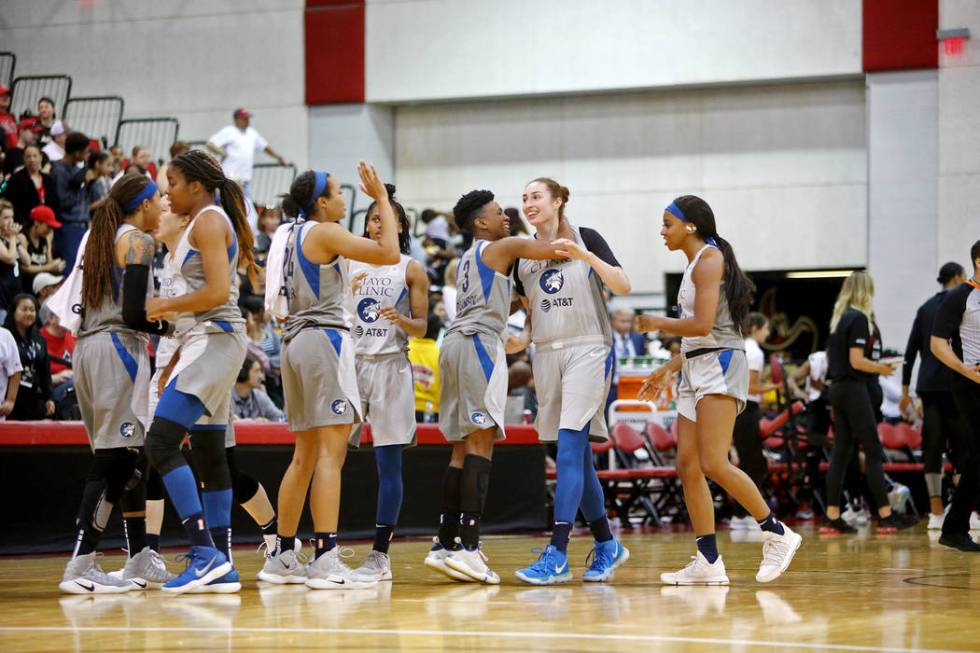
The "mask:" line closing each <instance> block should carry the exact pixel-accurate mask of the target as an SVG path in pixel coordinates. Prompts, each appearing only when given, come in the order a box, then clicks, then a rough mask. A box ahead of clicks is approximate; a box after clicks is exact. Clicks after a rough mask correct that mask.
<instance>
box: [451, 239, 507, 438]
mask: <svg viewBox="0 0 980 653" xmlns="http://www.w3.org/2000/svg"><path fill="white" fill-rule="evenodd" d="M488 244H489V241H485V240H477V241H474V243H473V245H472V247H470V249H468V250H467V251H466V253H464V254H463V255H462V257H460V261H459V267H458V269H457V272H456V291H457V295H456V318H455V319H454V320H453V323H452V325H451V326H450V327H449V330H448V331H447V332H446V335H445V338H444V339H443V341H442V348H441V349H440V351H439V378H440V383H441V388H440V392H439V429H440V430H441V431H442V434H443V436H444V437H445V438H446V439H447V440H449V441H451V442H458V441H461V440H464V439H465V438H466V436H468V435H469V434H470V433H473V432H474V431H480V430H483V429H487V428H491V427H493V426H496V427H497V440H498V441H499V440H503V439H505V435H504V406H505V404H506V401H507V359H506V356H505V354H504V344H503V336H504V333H505V331H506V329H507V316H508V315H509V314H510V278H509V277H507V276H504V275H502V274H500V273H499V272H497V271H495V270H494V269H493V268H491V267H490V266H489V265H487V264H486V263H484V262H483V256H482V254H483V248H484V247H486V246H487V245H488Z"/></svg>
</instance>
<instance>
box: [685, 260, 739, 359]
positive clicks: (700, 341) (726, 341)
mask: <svg viewBox="0 0 980 653" xmlns="http://www.w3.org/2000/svg"><path fill="white" fill-rule="evenodd" d="M709 247H712V245H705V246H704V247H702V248H701V249H700V250H698V253H697V254H695V255H694V259H693V260H691V262H690V263H689V264H688V266H687V269H685V270H684V278H683V279H682V280H681V289H680V292H678V294H677V302H678V304H680V307H681V319H684V320H688V319H690V318H692V317H694V297H695V294H696V292H695V286H694V279H693V277H692V275H693V274H694V268H695V267H696V266H697V264H698V262H699V261H700V260H701V256H702V255H703V254H704V253H705V252H706V251H707V250H708V248H709ZM695 349H741V350H744V349H745V339H744V338H743V337H742V332H741V330H740V329H739V328H738V327H737V326H736V324H735V321H734V320H733V319H732V314H731V312H730V311H729V310H728V298H727V297H726V296H725V282H724V281H722V282H721V288H720V289H719V291H718V308H717V310H716V311H715V320H714V323H713V324H712V326H711V333H709V334H708V335H706V336H696V337H685V338H681V351H684V352H688V351H693V350H695Z"/></svg>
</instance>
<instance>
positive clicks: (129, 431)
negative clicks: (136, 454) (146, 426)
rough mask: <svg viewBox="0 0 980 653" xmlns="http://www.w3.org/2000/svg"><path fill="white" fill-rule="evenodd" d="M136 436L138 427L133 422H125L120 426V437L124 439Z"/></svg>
mask: <svg viewBox="0 0 980 653" xmlns="http://www.w3.org/2000/svg"><path fill="white" fill-rule="evenodd" d="M135 434H136V425H135V424H133V423H132V422H123V423H122V424H120V426H119V435H121V436H123V437H124V438H131V437H133V436H134V435H135Z"/></svg>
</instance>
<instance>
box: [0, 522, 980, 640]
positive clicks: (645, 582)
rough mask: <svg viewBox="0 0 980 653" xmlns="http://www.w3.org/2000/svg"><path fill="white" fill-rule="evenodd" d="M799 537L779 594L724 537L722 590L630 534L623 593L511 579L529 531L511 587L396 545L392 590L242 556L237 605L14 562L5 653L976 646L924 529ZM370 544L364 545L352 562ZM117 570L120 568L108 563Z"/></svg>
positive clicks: (979, 610)
mask: <svg viewBox="0 0 980 653" xmlns="http://www.w3.org/2000/svg"><path fill="white" fill-rule="evenodd" d="M800 530H801V532H802V534H803V535H804V538H805V539H804V542H803V548H802V549H801V550H800V553H799V555H798V557H797V559H796V561H795V562H794V565H793V567H792V568H791V570H790V572H789V573H788V574H786V575H785V576H783V577H782V578H780V579H779V580H777V581H776V582H774V583H771V584H768V585H762V584H759V583H756V582H755V578H754V576H755V572H756V569H757V567H758V562H759V559H760V553H761V549H760V546H761V545H760V544H758V543H756V542H751V541H746V540H748V539H757V538H758V535H750V534H747V533H744V532H727V531H725V532H722V533H721V534H720V536H719V540H720V547H721V549H722V555H723V556H724V558H725V561H726V565H727V567H728V574H729V577H730V578H731V581H732V585H731V586H730V587H728V588H724V587H687V588H684V587H665V586H662V585H660V584H659V575H660V573H661V572H663V571H666V570H671V569H674V568H678V567H680V566H683V565H684V564H686V562H687V561H688V558H689V556H690V555H691V553H692V552H693V542H692V537H691V534H690V533H680V532H675V533H663V532H650V533H644V534H629V535H624V536H623V542H624V543H625V544H626V545H627V546H628V547H629V548H630V550H631V551H632V558H631V560H630V561H629V563H628V564H627V565H626V566H624V567H622V568H621V569H620V570H619V571H618V572H617V575H616V578H615V579H614V581H613V582H611V583H608V584H601V585H588V584H584V583H582V582H581V581H579V580H577V578H576V580H574V581H573V582H571V583H569V584H567V585H562V586H557V587H542V588H537V587H531V586H528V585H523V584H519V583H518V581H517V580H516V579H515V578H514V576H513V571H514V569H516V568H518V567H520V566H524V565H525V564H527V563H528V562H530V560H531V558H532V554H531V553H530V548H531V547H532V546H542V545H543V544H544V543H545V542H546V540H545V539H544V538H543V537H541V538H531V537H527V536H520V537H491V538H488V539H487V540H486V542H485V545H484V546H485V550H486V552H487V553H488V555H489V556H490V561H491V563H492V566H493V568H494V569H495V570H496V571H498V573H500V575H501V578H502V579H503V584H502V585H501V586H499V587H488V586H481V585H468V584H461V583H455V582H453V581H451V580H449V579H444V578H442V577H440V576H437V575H435V574H433V573H432V572H430V571H429V570H428V569H427V568H426V567H424V566H423V565H422V558H423V557H424V555H425V551H426V550H427V548H428V546H429V544H428V543H427V542H423V541H410V542H402V541H396V543H395V544H394V546H393V547H392V554H393V561H394V573H395V581H394V583H387V584H382V585H380V586H378V587H377V588H374V589H367V590H348V591H343V592H338V591H308V590H307V589H306V588H305V587H303V586H270V585H265V584H261V585H262V586H261V587H260V586H259V583H257V582H254V581H252V580H249V579H254V578H255V573H256V572H257V571H258V568H259V565H260V563H261V555H260V554H258V553H253V552H251V551H248V550H242V549H239V550H236V551H235V558H236V564H237V566H238V569H239V570H240V571H241V573H242V577H243V580H245V581H246V582H245V583H244V584H245V588H244V589H243V591H242V593H241V594H240V595H225V596H217V595H185V596H163V595H162V594H161V593H160V592H144V593H136V592H133V593H130V594H126V595H121V596H115V597H113V596H101V597H86V596H67V595H64V594H61V593H60V592H59V591H58V587H57V583H58V581H59V580H60V578H61V573H62V570H63V568H64V563H65V561H66V558H65V557H34V558H12V557H7V558H2V559H0V601H2V605H3V609H2V610H0V651H4V652H11V651H176V650H187V651H275V650H289V651H306V650H330V651H338V650H346V651H354V650H356V651H366V650H397V649H413V650H418V651H458V650H474V651H475V650H492V651H509V650H524V651H530V650H543V651H573V650H575V651H578V650H585V651H629V652H632V653H635V652H636V651H651V650H657V651H752V650H771V651H797V650H809V651H845V650H846V651H850V650H855V651H971V650H972V651H975V650H980V607H978V604H977V597H978V596H980V594H978V592H980V580H978V579H980V556H975V555H971V554H967V553H959V552H956V551H952V550H950V549H946V548H944V547H940V546H939V545H938V544H937V543H936V541H935V540H936V539H937V538H938V534H930V533H927V532H926V531H925V528H924V525H920V526H919V527H918V528H917V529H915V530H913V531H912V532H904V533H900V534H896V535H883V536H879V535H875V534H867V533H862V534H861V535H858V536H852V537H841V536H836V537H821V536H820V535H819V534H817V533H816V532H815V530H814V529H813V527H802V528H801V529H800ZM733 538H735V539H736V540H739V541H735V542H733V541H732V540H733ZM368 548H369V545H367V544H362V545H358V546H355V547H354V549H355V550H356V551H357V556H356V557H355V558H354V559H353V560H355V561H356V560H360V559H361V558H362V557H363V554H364V553H365V552H366V551H367V550H368ZM587 552H588V535H587V534H581V535H580V536H578V537H576V538H574V539H573V543H572V547H571V549H570V553H571V559H572V560H573V561H575V566H574V567H573V569H574V571H575V574H576V577H578V576H579V575H580V574H581V571H582V569H583V568H584V560H585V556H586V554H587ZM166 557H167V559H168V560H171V559H172V558H173V554H171V553H168V554H167V555H166ZM122 560H123V559H122V556H121V555H120V556H117V555H108V556H106V558H105V559H104V560H103V563H104V564H103V567H104V568H105V569H106V570H111V569H116V568H118V567H119V566H120V565H121V564H122ZM171 567H172V569H176V568H177V565H176V564H171Z"/></svg>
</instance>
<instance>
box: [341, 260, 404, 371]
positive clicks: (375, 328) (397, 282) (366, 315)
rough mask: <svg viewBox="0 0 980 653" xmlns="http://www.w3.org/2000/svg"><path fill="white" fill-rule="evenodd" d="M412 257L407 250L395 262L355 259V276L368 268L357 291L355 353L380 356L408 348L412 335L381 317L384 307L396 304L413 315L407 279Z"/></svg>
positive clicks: (399, 310)
mask: <svg viewBox="0 0 980 653" xmlns="http://www.w3.org/2000/svg"><path fill="white" fill-rule="evenodd" d="M411 261H412V259H411V257H409V256H405V255H404V254H402V255H401V260H399V261H398V263H396V264H394V265H371V264H369V263H362V262H360V261H351V264H350V276H351V278H352V279H353V278H354V277H356V276H357V275H358V274H359V273H361V272H367V276H365V277H364V279H363V280H362V281H361V283H360V285H359V286H358V288H357V292H355V293H354V324H353V328H352V329H351V336H353V338H354V353H356V354H358V355H368V356H378V355H381V354H394V353H397V352H400V351H408V336H406V335H405V332H404V331H403V330H402V329H401V328H399V327H397V326H395V325H394V324H392V323H391V322H389V321H388V320H383V319H381V309H383V308H395V309H397V310H398V312H399V313H401V314H402V315H405V316H410V315H411V308H410V301H409V296H408V283H407V282H406V280H405V275H406V273H407V271H408V264H409V263H410V262H411Z"/></svg>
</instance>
